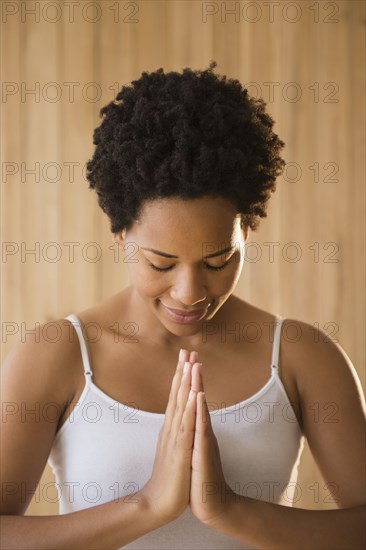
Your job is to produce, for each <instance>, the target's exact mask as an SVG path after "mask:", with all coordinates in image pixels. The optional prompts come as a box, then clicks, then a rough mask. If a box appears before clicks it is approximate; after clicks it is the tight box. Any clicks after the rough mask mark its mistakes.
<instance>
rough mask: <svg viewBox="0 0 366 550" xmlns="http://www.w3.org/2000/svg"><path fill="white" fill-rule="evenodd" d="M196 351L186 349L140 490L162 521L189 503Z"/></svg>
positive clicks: (165, 520) (173, 382)
mask: <svg viewBox="0 0 366 550" xmlns="http://www.w3.org/2000/svg"><path fill="white" fill-rule="evenodd" d="M195 357H196V352H192V353H191V354H189V352H188V351H186V350H183V356H182V359H179V360H178V365H177V369H176V372H175V375H174V377H173V381H172V386H171V391H170V394H169V401H168V405H167V408H166V412H165V419H164V424H163V426H162V428H161V430H160V433H159V438H158V443H157V449H156V454H155V461H154V465H153V471H152V475H151V478H150V479H149V481H148V482H147V483H146V485H145V486H144V487H143V488H142V489H141V490H140V491H139V494H140V496H141V497H142V498H143V499H144V501H145V503H147V505H148V507H149V509H150V510H151V511H153V513H155V514H156V517H157V518H158V521H159V522H161V523H162V524H165V523H169V522H170V521H172V520H174V519H176V518H178V517H179V516H180V515H181V514H182V512H184V510H185V509H186V507H187V506H188V504H189V492H190V483H191V463H192V447H193V438H194V425H195V417H196V400H195V399H191V400H190V401H188V395H189V391H190V386H191V373H190V370H191V364H190V363H186V364H188V371H187V372H186V373H185V374H183V366H184V363H185V362H187V361H189V359H191V360H192V361H194V360H195Z"/></svg>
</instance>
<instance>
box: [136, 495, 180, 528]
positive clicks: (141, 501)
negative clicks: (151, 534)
mask: <svg viewBox="0 0 366 550" xmlns="http://www.w3.org/2000/svg"><path fill="white" fill-rule="evenodd" d="M136 498H137V500H138V508H139V513H140V517H144V518H146V521H147V522H148V523H149V526H151V529H150V530H153V529H157V528H159V527H162V526H163V525H166V524H167V523H170V522H171V521H172V520H173V518H171V519H169V518H164V517H163V516H162V514H161V513H160V512H158V510H156V508H155V507H154V504H153V503H152V502H151V500H150V499H149V498H147V496H146V495H145V494H144V493H143V492H142V491H141V492H137V493H136Z"/></svg>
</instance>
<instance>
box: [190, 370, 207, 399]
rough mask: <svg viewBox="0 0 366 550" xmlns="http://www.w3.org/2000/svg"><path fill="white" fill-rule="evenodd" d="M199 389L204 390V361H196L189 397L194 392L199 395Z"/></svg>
mask: <svg viewBox="0 0 366 550" xmlns="http://www.w3.org/2000/svg"><path fill="white" fill-rule="evenodd" d="M199 391H203V381H202V363H194V365H193V367H192V374H191V391H190V393H189V396H188V399H190V398H191V395H192V394H195V395H197V393H198V392H199Z"/></svg>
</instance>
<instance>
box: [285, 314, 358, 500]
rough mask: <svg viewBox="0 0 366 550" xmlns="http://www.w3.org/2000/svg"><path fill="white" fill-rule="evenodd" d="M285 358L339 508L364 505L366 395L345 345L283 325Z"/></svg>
mask: <svg viewBox="0 0 366 550" xmlns="http://www.w3.org/2000/svg"><path fill="white" fill-rule="evenodd" d="M282 330H283V332H282V337H281V347H282V358H283V361H284V362H285V364H286V365H287V366H288V368H289V369H290V370H291V372H292V374H293V376H294V378H295V380H296V385H297V388H298V394H299V401H300V405H301V416H302V421H303V431H304V435H305V437H306V439H307V441H308V444H309V447H310V450H311V452H312V455H313V457H314V459H315V461H316V463H317V465H318V467H319V470H320V472H321V474H322V476H323V479H324V480H325V482H326V483H327V484H329V488H330V490H331V491H332V496H333V500H334V501H335V502H336V503H337V504H338V507H340V508H347V507H352V506H357V505H361V504H365V502H366V494H365V487H366V479H365V474H366V473H365V468H364V464H365V461H366V455H365V449H366V445H365V443H366V441H365V427H366V426H365V411H366V405H365V396H364V394H363V390H362V386H361V382H360V379H359V377H358V374H357V371H356V369H355V367H354V366H353V364H352V362H351V360H350V358H349V357H348V355H347V354H346V352H345V351H344V350H343V348H342V347H341V345H340V344H339V343H338V342H336V341H333V339H332V338H331V337H329V336H328V335H327V334H326V333H325V332H324V331H323V330H321V329H319V328H317V327H314V326H313V325H310V324H308V323H306V322H303V321H299V320H296V319H286V320H285V321H284V323H283V327H282Z"/></svg>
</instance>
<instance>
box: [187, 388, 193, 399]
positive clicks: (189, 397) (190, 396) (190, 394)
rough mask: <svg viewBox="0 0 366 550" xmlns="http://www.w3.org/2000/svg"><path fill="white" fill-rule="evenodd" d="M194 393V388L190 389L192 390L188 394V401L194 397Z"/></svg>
mask: <svg viewBox="0 0 366 550" xmlns="http://www.w3.org/2000/svg"><path fill="white" fill-rule="evenodd" d="M193 394H194V392H193V391H192V390H190V392H189V396H188V401H189V400H190V399H192V397H193Z"/></svg>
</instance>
